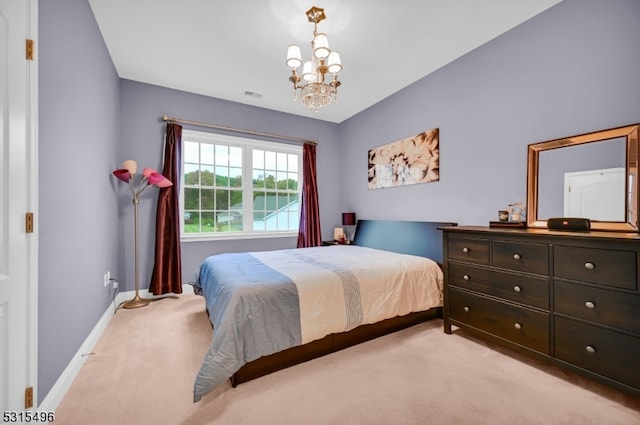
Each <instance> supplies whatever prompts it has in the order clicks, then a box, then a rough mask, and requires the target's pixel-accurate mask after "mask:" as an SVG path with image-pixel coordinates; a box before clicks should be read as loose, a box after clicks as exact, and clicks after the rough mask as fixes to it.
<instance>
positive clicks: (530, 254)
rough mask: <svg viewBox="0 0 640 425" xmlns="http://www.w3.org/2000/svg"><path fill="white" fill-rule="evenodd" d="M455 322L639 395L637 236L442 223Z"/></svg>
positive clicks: (448, 324) (449, 312) (448, 300)
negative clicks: (458, 225)
mask: <svg viewBox="0 0 640 425" xmlns="http://www.w3.org/2000/svg"><path fill="white" fill-rule="evenodd" d="M443 233H444V240H443V241H444V242H443V243H444V251H443V254H444V264H443V270H444V278H445V285H444V331H445V333H451V332H452V326H454V325H455V326H457V327H459V328H460V329H461V330H463V331H468V332H471V333H474V334H476V335H480V336H482V337H485V338H488V339H490V340H492V341H494V342H497V343H501V344H503V345H506V346H508V347H511V348H514V349H516V350H518V351H521V352H524V353H526V354H529V355H531V356H533V357H536V358H540V359H546V360H548V361H550V362H552V363H554V364H556V365H558V366H562V367H565V368H568V369H570V370H572V371H574V372H577V373H580V374H583V375H585V376H587V377H589V378H592V379H594V380H597V381H599V382H602V383H604V384H607V385H610V386H612V387H615V388H617V389H620V390H623V391H626V392H629V393H631V394H633V395H635V396H638V395H640V355H639V354H640V321H639V320H638V315H639V314H640V288H639V287H638V275H639V274H640V272H639V266H640V262H639V256H640V235H639V234H637V233H615V232H594V231H591V232H572V233H564V234H560V233H559V232H557V231H553V230H547V229H528V230H514V229H491V228H487V227H471V226H460V227H447V228H443Z"/></svg>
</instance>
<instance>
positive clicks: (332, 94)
mask: <svg viewBox="0 0 640 425" xmlns="http://www.w3.org/2000/svg"><path fill="white" fill-rule="evenodd" d="M306 14H307V17H308V18H309V22H313V24H314V26H313V40H312V41H311V60H308V61H306V62H305V63H304V66H303V67H302V77H300V76H299V75H298V72H297V69H298V67H299V66H300V65H302V55H301V54H300V47H298V46H296V45H295V44H291V45H290V46H289V48H288V49H287V65H288V66H289V67H291V76H290V77H289V81H291V82H292V83H293V93H294V95H293V100H294V101H296V100H297V99H298V95H299V96H300V100H301V101H302V104H303V105H305V106H306V107H307V108H309V109H313V110H314V111H316V112H318V110H319V109H320V108H322V107H323V106H327V105H328V104H329V103H331V102H334V103H335V102H336V100H337V96H338V86H339V85H340V81H338V72H340V71H341V70H342V63H341V62H340V54H339V53H338V52H336V51H331V50H330V49H329V40H328V39H327V34H324V33H321V32H318V22H320V21H322V20H323V19H325V18H326V16H325V14H324V9H321V8H319V7H315V6H313V7H312V8H311V9H309V10H307V12H306ZM327 73H331V74H333V78H332V79H331V81H330V82H326V81H325V75H326V74H327ZM298 91H299V94H298Z"/></svg>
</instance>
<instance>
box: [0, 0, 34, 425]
mask: <svg viewBox="0 0 640 425" xmlns="http://www.w3.org/2000/svg"><path fill="white" fill-rule="evenodd" d="M30 7H31V8H33V7H35V5H34V2H33V1H32V0H29V1H25V0H1V1H0V411H1V412H5V411H18V412H21V411H24V410H25V390H26V388H27V387H32V386H33V385H34V384H35V377H34V376H33V373H34V372H35V366H34V362H33V359H34V358H35V357H34V356H35V354H34V350H35V346H34V344H33V342H34V340H35V339H34V335H33V333H34V332H33V329H34V328H33V326H34V325H35V324H34V323H33V322H34V320H33V318H34V317H35V315H34V314H33V311H32V308H33V300H34V299H35V296H34V295H33V293H34V291H35V289H34V288H33V286H35V285H34V284H33V276H34V272H30V271H29V270H30V264H31V262H32V259H33V258H35V254H34V253H33V252H32V250H33V248H34V246H35V245H34V244H35V242H34V241H33V238H35V235H34V234H29V233H27V231H26V227H25V217H26V213H27V212H28V211H30V209H29V207H30V206H31V207H32V208H33V205H32V204H33V200H34V198H33V190H34V188H33V187H32V183H33V182H34V181H35V179H34V178H33V174H32V173H33V170H32V169H31V167H32V166H34V162H35V153H34V152H33V151H34V147H35V143H34V141H35V122H34V121H35V113H34V112H33V110H30V108H35V103H37V102H35V101H33V97H32V92H30V90H31V86H32V84H35V83H34V80H33V76H34V74H33V73H32V72H34V71H33V69H32V67H35V66H36V65H35V63H34V61H30V60H27V58H26V39H27V38H29V34H30V31H31V29H30V28H31V27H32V26H33V23H32V19H33V16H34V15H33V14H32V13H35V12H34V11H33V10H30V9H29V8H30ZM33 90H35V88H33ZM34 266H35V265H34ZM30 315H32V316H30ZM18 419H20V418H18ZM19 422H20V421H19Z"/></svg>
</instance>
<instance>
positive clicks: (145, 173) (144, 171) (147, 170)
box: [142, 167, 158, 178]
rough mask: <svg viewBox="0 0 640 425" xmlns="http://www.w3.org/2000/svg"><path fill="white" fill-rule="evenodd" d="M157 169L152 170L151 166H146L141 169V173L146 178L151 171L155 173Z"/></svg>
mask: <svg viewBox="0 0 640 425" xmlns="http://www.w3.org/2000/svg"><path fill="white" fill-rule="evenodd" d="M157 172H158V171H156V170H154V169H153V168H148V167H146V168H145V169H144V170H142V175H143V176H145V177H146V178H149V175H150V174H151V173H157Z"/></svg>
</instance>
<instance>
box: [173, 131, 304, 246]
mask: <svg viewBox="0 0 640 425" xmlns="http://www.w3.org/2000/svg"><path fill="white" fill-rule="evenodd" d="M182 146H183V155H182V173H183V175H182V177H183V182H182V185H181V188H182V189H181V194H180V196H181V198H180V213H181V216H182V217H183V219H182V224H181V234H182V240H190V239H196V240H202V239H221V238H242V237H257V236H271V237H273V236H276V235H282V236H292V235H295V234H297V233H298V225H299V222H300V199H301V193H300V191H301V188H302V174H301V173H302V147H301V146H293V145H287V144H283V143H273V142H266V141H261V140H251V139H245V138H241V137H232V136H226V135H219V134H211V133H203V132H197V131H191V130H183V132H182Z"/></svg>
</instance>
